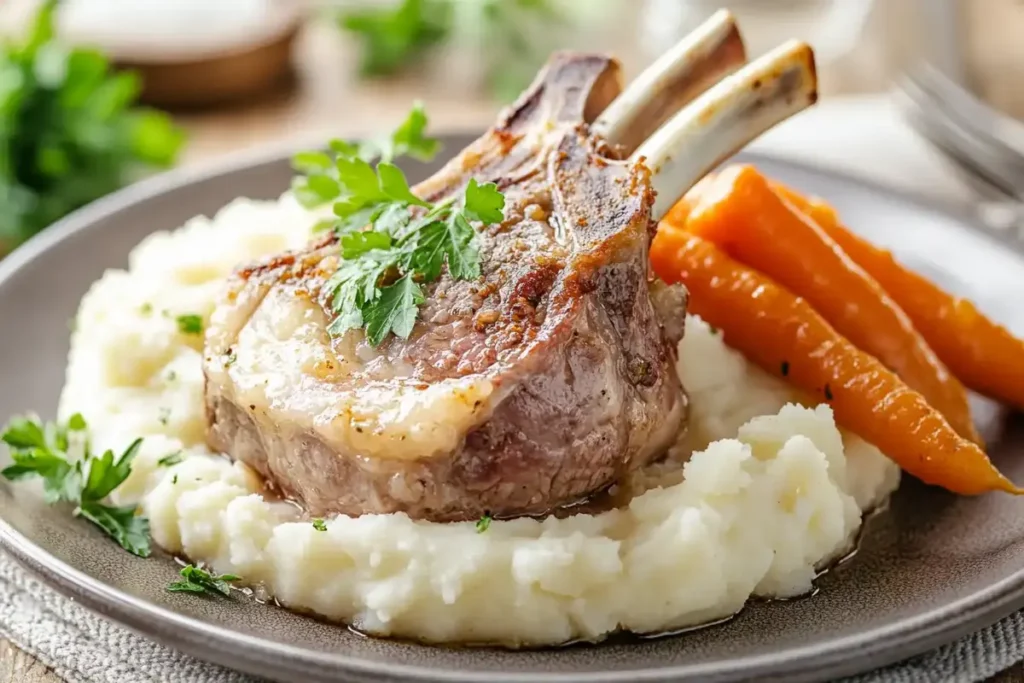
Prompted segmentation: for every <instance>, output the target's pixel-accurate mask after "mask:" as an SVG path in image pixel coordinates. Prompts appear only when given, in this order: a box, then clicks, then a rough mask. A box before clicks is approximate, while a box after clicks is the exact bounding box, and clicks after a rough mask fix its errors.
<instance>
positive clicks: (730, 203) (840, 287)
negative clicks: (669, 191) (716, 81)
mask: <svg viewBox="0 0 1024 683" xmlns="http://www.w3.org/2000/svg"><path fill="white" fill-rule="evenodd" d="M697 190H699V191H700V193H699V194H697ZM688 194H693V195H694V198H693V199H692V200H691V202H692V209H691V210H690V213H689V217H688V218H687V220H686V230H687V231H688V232H690V233H692V234H694V235H697V236H698V237H703V238H705V239H707V240H710V241H711V242H714V243H715V244H716V245H718V246H719V247H720V248H721V249H722V250H724V251H725V252H726V253H727V254H729V255H730V256H731V257H733V258H735V259H736V260H738V261H740V262H741V263H744V264H746V265H748V266H750V267H752V268H755V269H756V270H759V271H761V272H762V273H764V274H765V275H767V276H769V277H771V278H773V279H774V280H776V281H777V282H779V284H781V285H782V286H784V287H786V288H787V289H789V290H790V291H792V292H795V293H796V294H799V295H801V296H803V297H804V298H806V299H807V301H808V302H809V303H810V304H811V305H812V306H814V308H815V309H816V310H817V311H818V312H819V313H820V314H821V315H822V316H823V317H824V318H825V319H826V320H828V321H829V323H830V324H831V325H832V326H834V327H835V328H836V330H837V331H838V332H839V333H840V334H842V335H843V336H845V337H847V338H848V339H849V340H850V341H851V342H853V343H854V344H855V345H856V346H857V347H858V348H860V349H862V350H864V351H866V352H868V353H870V354H871V355H873V356H875V357H876V358H878V360H879V361H881V362H882V364H883V365H885V366H886V367H888V368H890V369H892V370H893V371H894V372H895V373H896V374H897V375H899V376H900V377H901V378H902V379H903V381H905V382H906V383H907V384H908V385H909V386H910V387H911V388H912V389H914V390H915V391H918V392H920V393H921V394H922V395H924V397H925V398H926V399H928V401H929V402H930V403H931V404H932V405H933V406H934V407H935V408H936V409H937V410H938V411H939V412H941V413H942V414H943V415H945V416H946V419H947V420H948V421H949V423H950V425H952V426H953V428H954V429H956V431H957V432H959V433H960V434H961V435H962V436H964V437H965V438H968V439H971V440H973V441H975V442H980V437H979V436H978V433H977V432H976V431H975V429H974V424H973V423H972V422H971V411H970V407H969V405H968V403H967V392H966V391H965V390H964V387H963V385H962V384H960V382H959V381H958V380H957V378H956V377H955V376H954V375H953V374H952V373H950V372H949V370H947V369H946V366H945V365H943V364H942V361H940V360H939V358H938V356H936V355H935V352H934V351H932V349H931V347H929V346H928V343H927V342H926V341H925V340H924V338H923V337H921V335H920V334H918V332H917V331H916V330H915V329H914V325H913V323H912V322H911V321H910V319H909V318H908V317H907V315H906V314H905V313H904V312H903V311H902V310H900V308H899V306H898V305H897V304H896V303H895V302H894V301H893V300H892V299H891V298H890V297H889V296H888V295H887V294H886V292H885V290H884V289H883V288H882V287H881V286H880V285H879V284H878V283H877V282H875V280H874V279H873V278H872V277H871V276H870V275H868V274H867V273H865V272H864V270H863V269H862V268H861V267H860V266H858V265H857V264H856V263H854V262H853V261H852V260H851V259H850V258H849V257H848V256H846V254H844V253H843V251H842V249H840V248H839V246H838V245H836V243H835V242H833V241H832V239H831V238H830V237H829V236H828V235H827V234H825V233H824V232H823V231H822V230H821V229H820V228H819V227H818V226H817V225H815V224H814V222H813V221H810V220H807V219H806V218H805V217H804V216H802V215H801V214H800V213H799V212H798V211H796V210H794V209H793V208H792V207H791V206H790V205H788V204H787V203H786V202H785V200H783V199H781V198H780V197H779V196H778V195H777V194H776V193H775V192H774V191H773V190H772V188H771V185H769V183H768V180H767V179H765V178H764V176H762V175H761V174H760V173H758V171H757V170H756V169H755V168H753V167H752V166H732V167H730V168H727V169H725V170H724V171H722V172H721V173H719V174H718V175H717V176H716V177H715V179H714V181H713V182H710V183H708V184H705V185H703V186H702V187H699V188H695V190H692V191H691V192H690V193H688Z"/></svg>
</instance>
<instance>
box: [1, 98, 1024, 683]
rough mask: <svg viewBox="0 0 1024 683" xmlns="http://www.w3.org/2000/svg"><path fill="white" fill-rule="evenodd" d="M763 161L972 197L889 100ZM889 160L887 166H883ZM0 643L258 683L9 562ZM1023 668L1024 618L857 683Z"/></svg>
mask: <svg viewBox="0 0 1024 683" xmlns="http://www.w3.org/2000/svg"><path fill="white" fill-rule="evenodd" d="M755 148H756V149H758V150H760V151H765V152H771V153H773V154H776V155H778V156H784V157H788V158H791V159H797V160H803V161H807V162H810V163H814V164H818V165H820V166H824V167H832V168H837V169H841V170H844V171H846V172H847V173H852V174H855V175H861V176H864V177H866V178H869V179H871V180H874V181H875V182H881V183H884V184H886V185H889V186H891V187H894V188H899V189H903V190H906V191H911V192H916V193H919V194H922V195H932V196H935V197H941V198H942V199H943V200H944V201H947V202H950V201H954V202H956V201H959V202H963V203H965V204H966V203H968V202H970V201H971V199H972V195H971V192H970V191H969V190H968V189H967V188H966V187H965V186H964V185H963V184H962V183H961V182H959V181H958V180H957V178H956V176H955V174H953V173H952V172H951V171H950V169H949V167H948V165H947V164H946V163H945V162H944V161H943V160H942V158H941V157H940V156H939V155H938V154H936V153H935V152H934V151H933V150H931V149H929V148H928V147H927V146H926V145H925V144H924V143H922V142H921V141H919V140H918V139H917V138H916V137H915V136H914V135H913V133H912V132H911V131H910V130H909V129H907V128H906V126H905V125H903V124H902V123H901V122H900V121H899V119H898V117H897V115H896V113H895V111H894V109H893V108H892V107H891V106H890V105H889V104H888V102H887V101H886V100H885V99H883V98H849V99H837V100H833V101H831V102H824V103H822V104H821V105H819V106H818V107H816V108H815V109H813V110H811V111H808V112H806V113H805V114H802V115H801V116H798V117H796V118H795V119H793V120H791V121H789V122H787V123H786V124H785V125H783V126H780V127H779V128H777V129H775V130H774V131H772V132H771V133H769V134H768V135H767V136H765V137H764V138H762V139H761V140H759V141H758V142H757V143H756V144H755ZM880 160H884V163H880ZM0 634H2V635H3V636H5V637H6V638H8V639H9V640H11V641H13V642H15V643H16V644H18V645H19V646H21V647H22V648H23V649H24V650H26V651H27V652H29V653H30V654H32V655H34V656H35V657H36V658H37V659H39V660H41V661H42V662H43V663H44V664H46V665H47V666H49V667H51V668H52V669H53V670H54V671H55V672H56V673H57V674H58V675H59V676H61V677H63V678H64V679H66V680H67V681H70V682H71V683H179V682H181V683H185V682H187V683H253V682H255V681H256V679H253V678H251V677H249V676H245V675H243V674H239V673H235V672H232V671H228V670H227V669H224V668H222V667H218V666H214V665H211V664H206V663H203V662H200V661H198V660H195V659H193V658H191V657H188V656H186V655H183V654H179V653H177V652H175V651H174V650H170V649H168V648H166V647H164V646H162V645H158V644H157V643H155V642H153V641H150V640H148V639H146V638H143V637H141V636H138V635H135V634H134V633H132V632H130V631H128V630H127V629H124V628H122V627H120V626H117V625H115V624H113V623H111V622H108V621H106V620H105V619H102V618H101V617H99V616H96V615H95V614H93V613H91V612H89V611H88V610H86V609H84V608H83V607H81V606H79V605H77V604H76V603H74V602H73V601H70V600H67V599H65V598H63V597H61V596H60V595H58V594H57V593H55V592H54V591H53V590H51V589H49V588H47V587H46V586H44V585H43V584H42V583H40V582H39V581H38V580H36V579H34V578H32V577H31V576H29V575H28V574H27V573H26V572H25V571H24V570H23V569H21V568H20V567H19V566H18V565H16V564H15V563H14V561H13V560H11V559H10V558H9V557H7V556H6V555H3V554H2V553H0ZM1021 659H1024V613H1018V614H1015V615H1013V616H1011V617H1008V618H1006V619H1004V620H1003V621H1001V622H999V623H998V624H995V625H994V626H991V627H989V628H987V629H984V630H983V631H980V632H978V633H975V634H973V635H971V636H969V637H967V638H964V639H962V640H960V641H957V642H956V643H953V644H951V645H948V646H945V647H942V648H939V649H938V650H934V651H932V652H929V653H927V654H925V655H922V656H920V657H916V658H914V659H911V660H908V661H906V662H903V663H900V664H898V665H896V666H893V667H889V668H887V669H881V670H878V671H874V672H871V673H869V674H865V675H863V676H858V677H856V678H853V679H850V683H869V682H870V683H917V682H921V683H924V682H931V681H954V682H956V683H975V682H976V681H983V680H985V679H987V678H989V677H991V676H993V675H995V674H997V673H999V672H1000V671H1003V670H1004V669H1007V668H1008V667H1010V666H1011V665H1012V664H1014V663H1016V662H1018V661H1020V660H1021Z"/></svg>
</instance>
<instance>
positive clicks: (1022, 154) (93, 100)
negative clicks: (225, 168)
mask: <svg viewBox="0 0 1024 683" xmlns="http://www.w3.org/2000/svg"><path fill="white" fill-rule="evenodd" d="M721 7H728V8H729V9H731V10H732V11H733V12H734V13H735V14H736V15H737V17H738V19H739V22H740V26H741V28H742V31H743V33H744V37H745V38H746V42H747V44H748V48H749V51H750V53H751V56H754V55H756V54H758V53H760V52H763V51H765V50H767V49H769V48H771V47H773V46H774V45H776V44H778V43H779V42H781V41H783V40H785V39H787V38H794V37H795V38H801V39H804V40H807V41H809V42H810V43H811V44H812V45H813V46H814V47H815V49H816V52H817V54H818V60H819V69H820V75H821V83H822V92H823V99H824V101H826V102H827V101H829V100H832V99H837V98H851V97H861V98H862V99H863V98H864V97H865V96H870V95H874V96H875V99H874V100H871V101H872V102H876V103H877V102H880V101H881V100H880V99H879V97H880V96H884V97H885V98H886V99H885V101H886V102H888V101H889V100H890V99H892V100H893V101H895V99H896V98H897V95H899V96H901V97H902V99H901V101H902V102H903V104H902V108H901V109H899V112H900V115H901V116H904V117H906V119H907V120H908V122H910V124H912V125H913V126H914V129H915V130H916V131H918V133H919V134H920V135H921V137H922V138H923V139H926V140H928V141H929V144H932V145H933V146H935V147H936V148H939V149H942V150H943V154H944V155H945V156H946V157H948V158H949V159H950V163H953V164H956V165H958V166H959V167H961V168H962V169H965V172H966V173H968V174H970V175H972V176H973V177H975V179H977V180H978V181H979V182H980V183H981V184H982V185H984V187H986V188H987V189H988V190H989V192H990V196H997V197H1002V198H1015V197H1017V195H1016V192H1017V190H1016V187H1018V185H1017V184H1016V179H1017V177H1018V174H1019V175H1020V177H1022V178H1024V151H1022V150H1024V143H1022V142H1021V140H1022V139H1024V135H1021V134H1020V131H1019V130H1018V126H1019V125H1020V124H1018V123H1017V119H1024V88H1020V87H1019V85H1018V84H1019V83H1021V82H1022V76H1024V73H1022V72H1024V40H1022V39H1021V36H1024V2H1020V1H1019V0H729V1H718V0H320V1H313V0H62V1H61V2H55V1H53V0H0V35H2V36H3V41H4V42H3V49H2V54H0V251H7V250H10V249H11V248H13V247H14V246H16V245H17V244H19V243H20V242H22V241H23V240H24V239H26V238H28V237H29V236H31V235H32V234H34V233H35V232H37V231H39V230H41V229H43V228H44V227H46V226H47V225H49V224H50V223H52V222H53V221H55V220H57V219H58V218H59V217H61V216H62V215H64V214H66V213H67V212H69V211H71V210H73V209H74V208H77V207H78V206H80V205H82V204H84V203H87V202H88V201H91V200H93V199H95V198H96V197H98V196H101V195H102V194H105V193H107V192H110V191H113V190H114V189H117V187H119V186H121V185H124V184H126V183H128V182H132V181H133V180H135V179H137V178H139V177H140V176H142V175H145V174H147V173H151V172H154V171H156V170H160V169H163V168H166V167H170V166H174V165H189V164H197V163H202V162H204V161H209V160H211V159H213V158H215V157H217V156H220V155H224V154H228V153H231V152H235V151H239V150H245V149H249V148H252V147H256V146H259V145H266V144H270V143H277V144H282V145H283V144H288V143H290V142H292V141H294V144H296V145H298V144H311V143H312V144H316V143H318V142H320V141H322V140H324V139H326V138H328V137H331V136H334V137H337V136H355V135H359V134H360V133H363V132H369V131H374V130H378V129H381V128H384V127H388V126H391V125H393V124H394V123H395V122H396V121H398V120H399V119H400V118H401V117H402V116H403V114H404V113H405V112H406V111H407V110H408V107H409V104H410V101H411V100H414V99H420V100H422V101H423V102H424V103H425V104H426V107H427V110H428V112H429V113H430V116H431V120H432V129H433V130H434V131H435V132H437V131H443V130H457V129H473V128H475V129H479V128H481V127H483V126H484V125H486V124H487V123H488V122H489V121H491V119H492V118H493V116H494V113H495V112H496V111H497V109H498V108H499V107H500V106H502V105H503V104H505V103H507V102H509V101H510V100H511V99H513V98H514V96H515V95H516V94H517V93H518V92H519V91H520V89H521V88H522V87H523V86H524V85H526V84H527V83H528V82H529V80H530V79H531V77H532V76H533V74H534V73H535V71H536V69H537V67H538V66H539V65H540V64H541V63H542V62H543V61H544V60H545V58H546V56H547V55H548V54H549V53H550V51H551V50H553V49H556V48H577V49H587V50H600V51H609V52H614V53H616V54H617V55H618V56H619V57H620V58H621V59H622V60H623V62H624V64H625V66H626V71H627V75H628V74H632V73H635V72H636V71H637V70H639V69H641V68H642V67H643V66H645V65H646V64H648V63H649V62H650V61H652V60H653V59H654V58H656V57H657V56H658V55H659V54H660V53H661V52H662V51H663V50H664V49H666V48H667V47H668V46H669V45H671V44H672V43H673V42H675V41H676V40H678V39H679V38H680V37H681V36H682V35H684V34H685V33H686V32H687V31H688V30H690V29H691V28H693V27H694V26H696V25H697V24H698V23H700V22H701V21H702V20H703V19H705V18H706V17H707V16H709V15H710V14H711V13H712V12H713V11H714V10H716V9H719V8H721ZM894 93H895V94H894ZM872 106H877V105H872ZM985 117H988V118H985ZM835 134H836V135H841V134H842V131H841V130H838V131H837V132H836V133H835ZM972 136H973V137H972ZM979 136H982V137H984V136H987V137H985V139H984V140H980V141H979V139H978V138H979ZM979 150H980V151H979ZM1020 186H1024V183H1022V184H1020Z"/></svg>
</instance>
